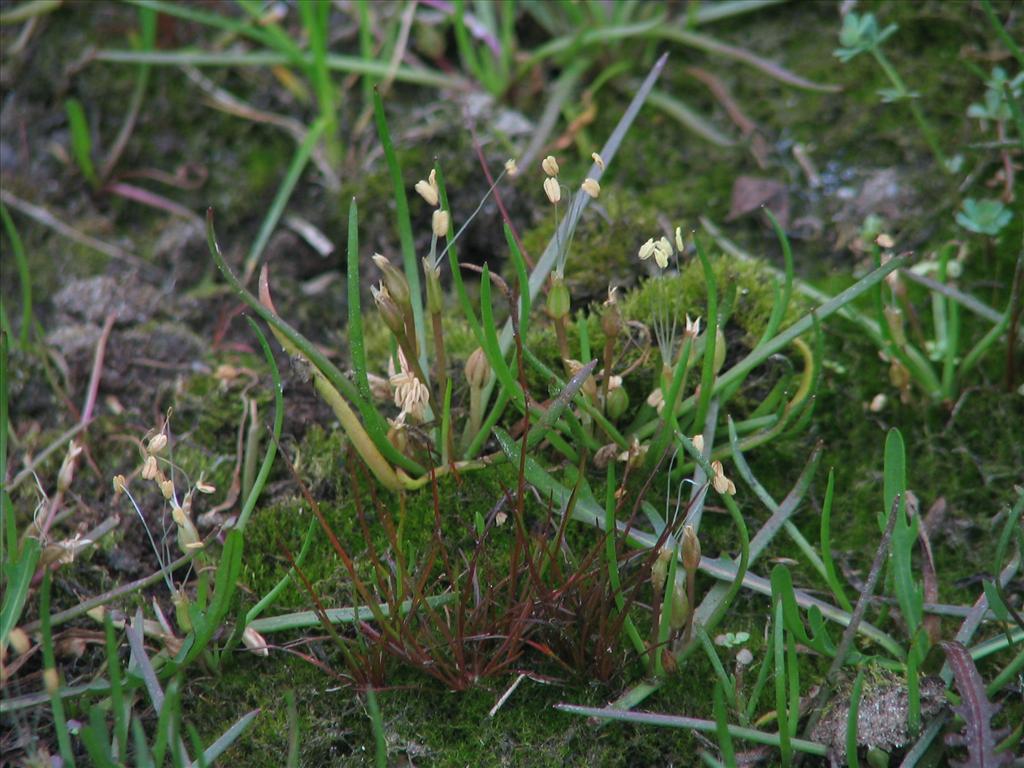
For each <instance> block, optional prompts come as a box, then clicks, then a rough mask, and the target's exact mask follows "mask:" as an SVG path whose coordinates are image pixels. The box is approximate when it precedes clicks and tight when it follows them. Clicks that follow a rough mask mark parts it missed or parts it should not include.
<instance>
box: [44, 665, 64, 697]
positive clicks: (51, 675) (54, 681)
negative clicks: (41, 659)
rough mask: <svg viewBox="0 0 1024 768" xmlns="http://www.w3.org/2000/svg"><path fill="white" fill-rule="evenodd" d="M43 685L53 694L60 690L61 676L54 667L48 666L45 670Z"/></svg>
mask: <svg viewBox="0 0 1024 768" xmlns="http://www.w3.org/2000/svg"><path fill="white" fill-rule="evenodd" d="M43 687H44V688H45V689H46V692H47V693H48V694H50V695H51V696H53V695H54V694H55V693H57V691H59V690H60V676H59V675H58V674H57V670H56V669H54V668H53V667H47V668H46V669H44V670H43Z"/></svg>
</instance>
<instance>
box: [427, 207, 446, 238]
mask: <svg viewBox="0 0 1024 768" xmlns="http://www.w3.org/2000/svg"><path fill="white" fill-rule="evenodd" d="M450 221H451V217H450V216H449V215H448V211H445V210H443V209H441V208H438V209H437V210H436V211H434V216H433V217H432V219H431V221H430V227H431V229H432V230H433V231H434V236H435V237H447V236H448V223H449V222H450Z"/></svg>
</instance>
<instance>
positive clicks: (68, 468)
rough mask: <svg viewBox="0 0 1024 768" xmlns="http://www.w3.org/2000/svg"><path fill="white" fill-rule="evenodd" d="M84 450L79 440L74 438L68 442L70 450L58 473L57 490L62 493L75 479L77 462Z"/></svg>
mask: <svg viewBox="0 0 1024 768" xmlns="http://www.w3.org/2000/svg"><path fill="white" fill-rule="evenodd" d="M82 450H83V449H82V446H81V445H79V444H78V442H77V441H75V440H72V441H71V442H70V443H68V452H67V454H66V455H65V456H64V461H63V462H62V463H61V465H60V471H59V472H58V473H57V490H58V491H60V492H61V493H63V492H64V491H66V490H67V489H68V488H70V487H71V481H72V480H74V479H75V464H76V462H77V461H78V457H79V456H81V454H82Z"/></svg>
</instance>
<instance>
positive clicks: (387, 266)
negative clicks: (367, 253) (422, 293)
mask: <svg viewBox="0 0 1024 768" xmlns="http://www.w3.org/2000/svg"><path fill="white" fill-rule="evenodd" d="M373 263H374V264H376V265H377V267H378V268H379V269H380V271H381V273H382V277H383V282H384V285H385V287H387V289H388V293H389V294H391V298H392V300H393V301H394V302H395V304H397V305H398V306H399V307H402V306H405V305H406V304H408V303H409V296H410V293H409V281H408V280H406V279H405V274H404V273H403V272H402V271H401V270H400V269H396V268H395V266H394V265H393V264H392V263H391V262H390V261H388V260H387V257H386V256H382V255H381V254H379V253H375V254H373Z"/></svg>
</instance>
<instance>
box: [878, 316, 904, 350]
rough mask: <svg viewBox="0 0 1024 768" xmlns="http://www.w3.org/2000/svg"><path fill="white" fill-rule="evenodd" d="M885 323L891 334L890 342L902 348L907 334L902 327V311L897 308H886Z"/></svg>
mask: <svg viewBox="0 0 1024 768" xmlns="http://www.w3.org/2000/svg"><path fill="white" fill-rule="evenodd" d="M883 311H884V312H885V323H886V325H888V326H889V332H890V333H891V334H892V340H893V342H894V343H895V344H896V346H897V347H902V346H904V345H905V344H906V343H907V334H906V332H905V331H904V327H903V310H901V309H900V308H899V307H892V306H889V307H886V308H885V310H883Z"/></svg>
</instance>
